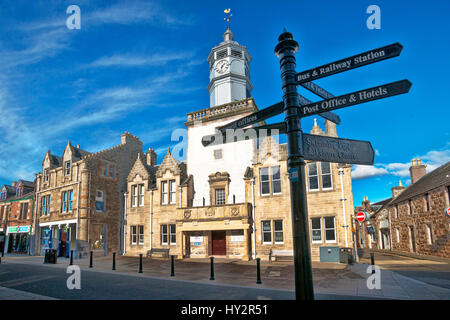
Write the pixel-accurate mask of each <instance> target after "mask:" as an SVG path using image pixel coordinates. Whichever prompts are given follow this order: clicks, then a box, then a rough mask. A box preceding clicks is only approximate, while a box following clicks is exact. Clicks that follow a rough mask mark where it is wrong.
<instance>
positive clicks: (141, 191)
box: [138, 184, 144, 207]
mask: <svg viewBox="0 0 450 320" xmlns="http://www.w3.org/2000/svg"><path fill="white" fill-rule="evenodd" d="M138 193H139V207H143V206H144V185H143V184H140V185H138Z"/></svg>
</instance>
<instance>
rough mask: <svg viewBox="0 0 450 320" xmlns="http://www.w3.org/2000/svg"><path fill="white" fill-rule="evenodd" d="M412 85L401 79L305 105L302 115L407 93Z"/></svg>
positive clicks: (306, 115)
mask: <svg viewBox="0 0 450 320" xmlns="http://www.w3.org/2000/svg"><path fill="white" fill-rule="evenodd" d="M411 85H412V83H411V82H410V81H409V80H401V81H396V82H392V83H388V84H385V85H381V86H377V87H373V88H369V89H365V90H360V91H355V92H352V93H348V94H344V95H342V96H338V97H334V98H331V99H326V100H322V101H319V102H315V103H312V104H308V105H304V106H302V107H300V109H301V110H300V116H301V117H308V116H312V115H314V114H320V113H323V112H324V111H331V110H336V109H341V108H345V107H350V106H353V105H356V104H362V103H366V102H369V101H374V100H378V99H383V98H387V97H392V96H395V95H398V94H403V93H407V92H408V91H409V89H410V88H411Z"/></svg>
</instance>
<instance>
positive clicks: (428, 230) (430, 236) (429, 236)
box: [425, 224, 433, 244]
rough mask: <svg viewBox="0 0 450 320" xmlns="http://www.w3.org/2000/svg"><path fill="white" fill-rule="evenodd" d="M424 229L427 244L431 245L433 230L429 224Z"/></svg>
mask: <svg viewBox="0 0 450 320" xmlns="http://www.w3.org/2000/svg"><path fill="white" fill-rule="evenodd" d="M425 229H426V232H427V240H428V244H433V229H432V228H431V225H429V224H427V225H425Z"/></svg>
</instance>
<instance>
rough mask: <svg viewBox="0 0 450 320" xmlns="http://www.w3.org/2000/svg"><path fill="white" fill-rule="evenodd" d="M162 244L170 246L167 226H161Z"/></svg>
mask: <svg viewBox="0 0 450 320" xmlns="http://www.w3.org/2000/svg"><path fill="white" fill-rule="evenodd" d="M161 244H168V237H167V224H162V225H161Z"/></svg>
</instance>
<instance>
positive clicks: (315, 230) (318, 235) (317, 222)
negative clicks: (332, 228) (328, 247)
mask: <svg viewBox="0 0 450 320" xmlns="http://www.w3.org/2000/svg"><path fill="white" fill-rule="evenodd" d="M311 234H312V236H311V239H312V242H313V243H322V221H321V219H320V218H312V219H311Z"/></svg>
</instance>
